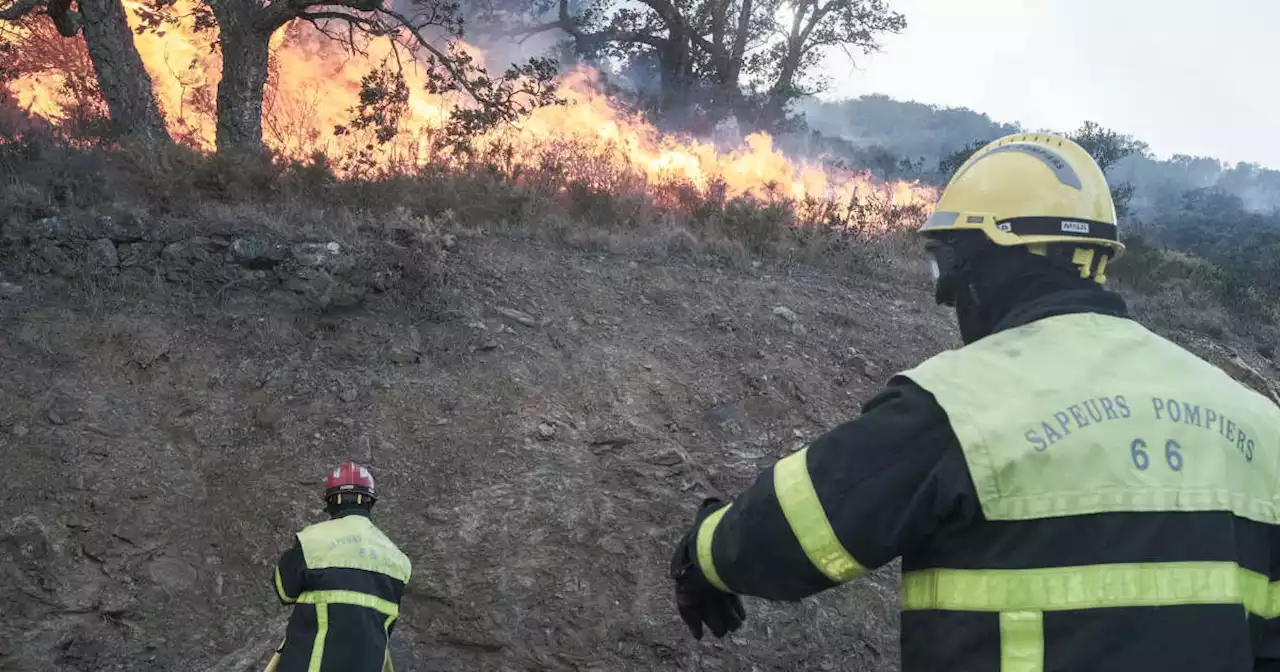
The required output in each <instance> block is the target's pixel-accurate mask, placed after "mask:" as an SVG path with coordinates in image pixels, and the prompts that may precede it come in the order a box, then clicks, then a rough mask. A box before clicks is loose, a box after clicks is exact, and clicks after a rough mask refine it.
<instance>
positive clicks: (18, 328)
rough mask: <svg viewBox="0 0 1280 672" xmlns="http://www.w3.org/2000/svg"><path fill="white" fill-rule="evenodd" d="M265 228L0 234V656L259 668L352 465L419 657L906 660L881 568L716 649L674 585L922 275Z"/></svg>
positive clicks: (915, 326)
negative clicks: (290, 556)
mask: <svg viewBox="0 0 1280 672" xmlns="http://www.w3.org/2000/svg"><path fill="white" fill-rule="evenodd" d="M251 220H252V218H244V217H236V216H225V217H215V218H211V219H210V220H209V221H199V222H196V221H191V220H182V219H163V218H157V219H149V218H146V217H138V216H134V215H131V214H129V213H128V212H96V213H90V214H86V213H79V214H75V215H63V214H59V213H56V212H45V213H41V216H39V217H36V216H31V217H23V216H17V215H15V216H13V217H10V219H9V221H8V223H7V224H6V225H5V226H4V229H3V235H2V237H0V457H3V459H4V464H5V468H6V472H7V473H6V480H7V482H8V483H9V487H7V488H6V489H5V492H4V494H3V495H2V496H3V498H4V501H5V503H6V507H5V513H4V515H3V516H0V602H2V603H3V604H4V605H5V609H4V610H3V611H0V668H3V669H5V670H95V671H97V670H131V671H145V670H156V671H159V670H166V671H167V670H209V671H214V670H216V671H225V672H231V671H240V670H244V671H255V672H256V670H258V669H260V668H261V665H262V664H263V663H264V662H265V660H266V657H267V655H268V654H269V652H270V650H271V649H272V648H273V647H274V645H275V643H276V642H277V641H278V639H279V637H280V632H281V628H282V626H283V622H284V619H285V617H286V615H287V610H286V609H284V608H282V607H280V606H279V605H278V604H277V602H276V600H275V596H274V592H273V589H272V585H271V580H270V577H271V568H272V565H273V563H274V561H275V559H276V557H277V555H278V553H279V552H281V551H282V550H283V549H284V548H285V547H286V546H287V545H288V544H289V543H290V535H291V534H292V533H293V532H294V531H296V530H297V529H298V528H300V527H302V526H304V525H306V524H308V523H310V522H314V521H317V520H319V519H321V518H322V513H321V511H320V504H321V503H320V501H319V490H320V487H321V486H320V481H321V478H322V476H323V474H324V473H325V471H326V469H327V468H328V467H330V466H332V465H333V464H334V463H336V462H338V461H340V460H344V459H347V458H354V459H357V460H361V461H364V462H366V463H368V464H370V465H371V466H372V467H373V469H374V470H375V474H376V476H377V477H378V479H379V484H380V486H381V488H382V490H383V500H382V502H381V503H380V504H379V505H378V508H377V511H376V520H377V521H378V523H379V524H380V525H381V526H382V527H383V528H384V529H385V530H386V531H387V532H388V534H389V535H390V536H391V537H392V538H393V539H394V540H396V541H397V542H399V543H400V544H401V546H402V547H403V548H404V549H405V551H406V552H407V553H408V554H409V555H410V557H411V558H412V559H413V562H414V578H413V580H412V582H411V585H410V588H409V594H408V597H407V598H406V601H405V605H404V610H403V612H402V614H403V615H402V619H401V622H400V625H399V626H398V628H397V630H396V633H395V637H394V643H395V651H394V653H395V659H396V663H397V667H396V669H397V670H399V671H401V672H412V671H417V672H426V671H431V672H450V671H458V672H461V671H462V670H495V671H499V670H501V671H505V670H588V671H598V672H615V671H622V670H656V669H664V670H667V669H689V670H724V671H730V670H744V671H753V672H754V671H763V670H788V671H790V670H892V669H896V668H897V659H898V652H897V639H896V638H897V615H896V608H897V599H896V596H895V581H896V577H895V576H894V573H893V568H892V567H890V568H885V569H883V570H881V571H880V572H877V573H876V574H875V575H874V576H872V577H871V578H870V579H869V580H863V581H860V582H857V583H855V584H852V585H850V586H848V587H845V588H843V589H839V590H835V591H831V592H830V593H828V594H825V595H823V596H820V597H818V598H815V599H810V600H806V601H805V602H803V603H800V604H794V605H769V604H767V603H763V602H760V601H754V600H751V601H749V602H748V609H749V612H750V614H749V621H748V623H747V625H746V626H745V627H744V628H743V629H742V630H741V631H740V632H739V633H738V634H736V635H735V636H733V637H730V638H728V639H727V640H725V641H723V642H718V641H714V640H708V641H704V642H701V643H699V642H695V641H694V640H692V639H691V638H690V637H688V635H687V633H686V632H685V631H684V629H683V626H682V625H681V623H680V622H679V619H678V618H677V616H676V614H675V611H674V608H673V604H672V600H671V595H670V588H669V584H668V582H667V580H666V579H665V576H664V575H665V570H666V564H667V561H668V558H669V554H670V551H671V548H672V544H673V543H674V542H675V541H676V539H677V538H678V536H679V535H680V534H681V533H682V532H683V530H684V529H685V527H686V526H687V524H688V523H689V522H690V519H691V516H692V514H693V511H694V508H695V507H696V504H697V502H698V501H699V500H700V498H701V497H703V496H705V495H707V494H709V493H723V494H731V493H733V492H736V491H737V490H739V489H740V488H742V487H744V486H746V485H748V484H749V483H750V482H751V481H752V479H753V477H754V475H755V474H756V473H757V471H758V470H759V469H761V468H762V467H765V466H767V465H769V464H771V463H772V462H773V461H774V460H776V459H777V458H778V457H780V456H781V455H784V454H786V453H787V452H789V451H792V450H795V449H797V448H799V447H801V446H802V445H804V442H805V441H806V440H807V439H809V438H811V437H813V436H815V435H817V434H818V433H820V432H822V431H823V430H824V429H826V428H828V427H831V426H832V425H834V424H836V423H838V422H840V421H842V420H844V419H847V418H850V417H852V416H854V415H855V414H856V413H857V409H858V406H859V404H860V402H861V401H863V400H865V399H866V398H868V397H869V396H870V395H871V394H872V393H873V392H874V391H875V390H876V389H877V387H878V386H879V385H880V384H882V383H883V382H884V381H885V380H887V378H888V377H889V376H890V375H891V374H892V373H893V372H894V371H895V370H899V369H902V368H905V367H908V366H911V365H913V364H915V363H917V362H918V361H920V360H921V359H922V358H924V357H925V356H927V355H929V354H931V353H933V352H936V351H938V350H940V349H943V348H945V347H950V346H952V345H954V344H955V343H956V337H955V334H954V331H953V329H952V327H951V320H950V316H949V315H948V314H947V313H946V312H945V311H944V310H942V309H939V308H937V307H936V306H934V305H933V302H932V300H931V295H930V293H929V291H928V287H927V283H926V281H925V279H924V277H923V276H922V274H921V273H920V272H919V271H920V269H919V268H918V267H916V266H914V265H911V264H903V263H897V264H891V263H880V264H878V265H875V266H873V267H868V268H867V269H864V270H863V271H862V272H857V273H851V272H848V271H847V270H836V269H834V268H830V267H823V266H813V265H805V264H800V263H795V262H794V261H788V260H786V259H781V258H757V259H754V260H752V258H750V257H746V256H743V255H740V254H736V253H731V252H732V251H730V252H729V253H726V252H724V251H723V250H716V249H711V248H708V247H706V246H705V245H702V244H699V243H696V242H694V241H693V239H692V237H690V236H688V234H685V233H682V232H680V231H674V230H673V231H667V232H658V233H655V234H653V235H652V236H650V237H646V238H639V237H634V236H633V237H630V238H619V237H617V236H612V237H610V236H595V237H592V236H576V237H575V236H567V237H566V236H565V235H557V236H545V235H535V234H533V233H529V232H524V233H517V232H512V231H511V230H507V229H503V228H500V227H497V226H485V227H481V226H478V225H475V224H474V223H465V224H464V223H459V222H457V221H454V220H452V219H451V218H449V217H448V216H446V217H444V218H437V220H436V221H434V222H433V221H432V220H431V219H427V218H424V217H421V216H417V215H410V214H408V213H403V212H402V213H400V215H398V216H395V217H388V218H386V219H384V220H381V221H371V222H362V223H358V224H356V225H353V226H351V227H348V228H346V229H342V230H337V229H335V234H334V235H332V236H324V237H316V236H311V237H310V238H303V237H298V236H297V235H296V234H289V233H285V232H282V231H283V229H280V228H275V229H273V228H271V227H264V226H262V225H261V224H260V223H254V222H253V221H251ZM566 238H567V240H566ZM881 261H882V262H883V261H884V260H883V259H882V260H881ZM1177 336H1178V337H1179V338H1181V339H1182V340H1184V342H1190V343H1192V344H1193V346H1194V347H1196V348H1197V349H1200V350H1201V351H1204V352H1211V355H1212V356H1213V357H1214V358H1215V361H1220V362H1223V363H1226V364H1228V365H1230V366H1232V367H1233V371H1234V372H1235V373H1237V374H1238V375H1240V376H1242V377H1246V378H1253V377H1255V376H1256V379H1254V380H1253V384H1255V385H1257V386H1259V387H1261V388H1262V389H1265V388H1266V385H1267V383H1266V382H1265V381H1264V380H1263V378H1264V377H1268V376H1272V374H1274V372H1275V370H1274V368H1272V365H1271V364H1270V363H1269V362H1267V361H1265V360H1264V359H1263V358H1262V357H1260V356H1259V355H1258V354H1257V353H1256V352H1255V350H1254V349H1253V348H1252V347H1250V348H1244V347H1240V348H1237V349H1236V350H1235V351H1232V350H1230V349H1228V348H1227V347H1225V346H1223V345H1220V344H1215V343H1213V342H1211V341H1208V340H1206V339H1204V338H1200V337H1195V336H1192V335H1188V334H1184V333H1180V334H1177Z"/></svg>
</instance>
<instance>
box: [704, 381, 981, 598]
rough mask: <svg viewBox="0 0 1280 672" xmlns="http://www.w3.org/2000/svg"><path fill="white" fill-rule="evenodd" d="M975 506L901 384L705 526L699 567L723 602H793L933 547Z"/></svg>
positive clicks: (933, 410) (924, 412)
mask: <svg viewBox="0 0 1280 672" xmlns="http://www.w3.org/2000/svg"><path fill="white" fill-rule="evenodd" d="M966 501H967V502H969V503H970V504H973V505H974V506H976V495H975V494H974V491H973V485H972V481H971V480H970V477H969V472H968V468H967V466H966V464H965V461H964V456H963V452H962V450H961V448H960V445H959V443H958V442H957V440H956V438H955V435H954V434H953V433H952V431H951V427H950V424H949V423H948V421H947V416H946V414H945V413H944V412H943V410H942V409H941V407H939V406H938V405H937V402H935V401H934V399H933V397H932V395H930V394H929V393H928V392H925V391H924V390H922V389H921V388H919V387H917V386H916V385H914V384H913V383H910V382H907V381H904V380H895V381H894V383H892V384H891V385H890V386H889V387H888V388H887V389H886V390H884V391H883V392H882V393H881V394H879V395H878V396H877V397H876V398H875V399H873V400H871V401H870V402H869V403H867V405H866V406H865V407H864V408H863V413H862V415H861V416H860V417H859V418H858V419H856V420H852V421H850V422H846V423H844V424H842V425H840V426H839V427H836V428H835V429H833V430H831V431H830V432H828V433H827V434H825V435H823V436H822V437H820V438H818V439H817V440H816V441H814V442H813V443H811V444H810V445H809V446H808V447H807V448H805V449H803V450H801V451H799V452H797V453H794V454H792V455H789V456H787V457H785V458H783V459H781V460H779V461H778V462H777V463H776V464H775V465H774V466H773V467H771V468H769V469H767V470H765V471H764V472H763V473H762V474H761V475H760V477H759V478H758V479H757V480H756V482H755V484H754V485H752V486H751V487H750V488H749V489H748V490H747V491H746V492H744V493H742V494H741V495H740V496H739V497H738V498H737V499H735V500H734V501H733V502H732V503H731V504H729V505H728V506H725V507H723V508H720V509H719V510H717V511H715V512H714V513H712V514H711V515H709V516H707V517H706V518H705V519H704V520H703V521H702V523H701V524H700V525H699V526H698V529H697V532H696V536H695V539H694V542H693V544H692V545H693V548H692V549H691V555H694V556H695V558H694V559H695V560H696V563H697V565H698V568H699V569H700V570H701V571H702V574H703V575H704V576H705V577H706V578H707V580H708V581H710V582H711V584H712V585H714V586H715V587H717V588H719V589H720V590H722V591H726V592H732V593H738V594H743V595H754V596H758V597H763V598H766V599H771V600H798V599H800V598H803V597H806V596H809V595H812V594H814V593H818V592H820V591H823V590H826V589H828V588H832V587H834V586H836V585H839V584H841V583H844V582H846V581H849V580H851V579H854V578H857V577H859V576H861V575H862V574H864V573H866V572H867V571H868V570H871V569H875V568H877V567H879V566H881V565H883V564H885V563H887V562H889V561H890V560H892V559H894V558H895V557H897V556H899V555H901V554H902V553H903V552H904V551H906V550H909V549H911V548H912V547H913V546H916V545H918V544H921V543H922V542H924V541H925V540H927V539H928V538H929V537H930V535H931V534H933V532H934V530H935V529H936V528H937V526H938V525H939V523H941V522H942V521H943V520H945V519H947V518H949V517H953V516H956V515H959V514H960V513H961V511H962V510H963V509H964V507H963V504H964V503H965V502H966Z"/></svg>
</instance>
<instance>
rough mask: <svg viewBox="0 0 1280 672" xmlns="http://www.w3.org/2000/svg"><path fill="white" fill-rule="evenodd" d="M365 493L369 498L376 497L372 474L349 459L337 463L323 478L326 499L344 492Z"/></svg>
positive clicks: (374, 498)
mask: <svg viewBox="0 0 1280 672" xmlns="http://www.w3.org/2000/svg"><path fill="white" fill-rule="evenodd" d="M348 492H349V493H351V494H353V495H354V494H360V495H365V496H367V497H368V498H369V499H371V500H376V499H377V497H376V496H375V495H374V493H373V474H370V473H369V470H368V469H366V468H364V467H362V466H360V465H358V464H356V463H355V462H352V461H350V460H348V461H346V462H343V463H342V464H340V465H338V466H337V468H335V469H334V470H333V471H331V472H329V476H328V477H327V478H325V479H324V498H325V499H326V500H328V499H329V498H330V497H333V496H334V495H342V494H346V493H348Z"/></svg>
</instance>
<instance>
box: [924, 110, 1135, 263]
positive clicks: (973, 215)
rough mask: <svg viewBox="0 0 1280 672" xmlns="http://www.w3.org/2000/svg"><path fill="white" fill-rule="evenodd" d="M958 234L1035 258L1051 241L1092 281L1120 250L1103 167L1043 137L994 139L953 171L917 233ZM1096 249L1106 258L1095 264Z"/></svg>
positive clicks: (1070, 145)
mask: <svg viewBox="0 0 1280 672" xmlns="http://www.w3.org/2000/svg"><path fill="white" fill-rule="evenodd" d="M965 230H973V231H981V232H982V233H983V234H985V235H986V237H987V239H988V240H990V241H991V242H992V243H995V244H996V245H1001V246H1005V247H1010V246H1014V245H1025V246H1027V249H1028V250H1029V251H1030V252H1033V253H1035V254H1040V255H1046V254H1047V253H1048V250H1049V249H1050V248H1049V245H1051V244H1054V245H1053V247H1054V248H1060V247H1068V246H1070V247H1074V248H1075V249H1074V250H1072V251H1071V252H1070V258H1071V261H1072V262H1073V263H1075V264H1076V265H1078V266H1080V274H1081V276H1082V277H1093V278H1094V279H1096V280H1097V281H1098V282H1104V281H1105V279H1106V275H1105V269H1106V264H1107V260H1108V258H1110V259H1117V258H1119V257H1120V255H1121V254H1123V252H1124V245H1123V244H1121V243H1120V241H1119V235H1118V234H1119V229H1118V227H1117V224H1116V209H1115V204H1114V203H1113V202H1112V200H1111V189H1110V188H1109V187H1108V185H1107V178H1106V176H1105V175H1103V173H1102V169H1101V168H1099V167H1098V163H1097V162H1096V161H1094V160H1093V157H1091V156H1089V153H1088V152H1086V151H1085V150H1084V148H1082V147H1081V146H1080V145H1078V144H1076V143H1075V142H1072V141H1071V140H1069V139H1067V138H1064V137H1062V136H1059V135H1054V134H1050V133H1016V134H1013V135H1007V136H1005V137H1003V138H999V139H996V140H993V141H991V142H990V143H988V144H987V145H986V146H985V147H983V148H982V149H979V150H978V151H977V152H974V154H973V156H970V157H969V160H967V161H965V162H964V164H963V165H961V166H960V168H959V169H958V170H956V173H955V175H953V176H952V177H951V180H950V181H949V182H948V183H947V187H946V190H945V191H943V193H942V198H940V199H939V200H938V204H937V206H935V209H934V212H933V214H932V215H931V216H930V217H929V219H928V220H926V221H925V223H924V225H923V226H921V227H920V233H922V234H924V235H926V236H929V235H933V234H937V233H942V232H944V231H965ZM1057 243H1065V244H1066V245H1062V246H1059V245H1056V244H1057ZM1096 247H1102V248H1104V249H1105V250H1107V251H1109V252H1110V254H1101V255H1096V256H1098V257H1099V258H1098V259H1095V258H1094V257H1095V254H1094V251H1095V249H1096ZM1055 251H1057V250H1055Z"/></svg>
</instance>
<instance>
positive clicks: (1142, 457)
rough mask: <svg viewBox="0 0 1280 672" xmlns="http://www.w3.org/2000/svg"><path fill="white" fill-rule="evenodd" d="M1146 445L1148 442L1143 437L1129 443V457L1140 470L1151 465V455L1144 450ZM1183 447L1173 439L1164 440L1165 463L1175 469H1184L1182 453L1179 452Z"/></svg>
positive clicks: (1144, 469)
mask: <svg viewBox="0 0 1280 672" xmlns="http://www.w3.org/2000/svg"><path fill="white" fill-rule="evenodd" d="M1146 447H1147V442H1146V441H1143V440H1142V439H1134V440H1133V443H1131V444H1129V457H1130V458H1132V459H1133V466H1135V467H1137V468H1138V471H1146V470H1147V467H1150V466H1151V456H1150V455H1147V451H1146V450H1144V449H1145V448H1146ZM1181 449H1182V446H1180V445H1178V442H1177V441H1174V440H1173V439H1169V440H1168V441H1165V442H1164V461H1165V464H1168V465H1169V468H1170V469H1172V470H1174V471H1182V453H1181V452H1179V451H1180V450H1181Z"/></svg>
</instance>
